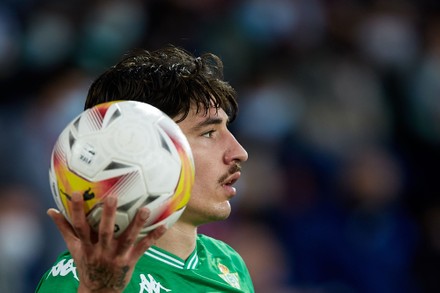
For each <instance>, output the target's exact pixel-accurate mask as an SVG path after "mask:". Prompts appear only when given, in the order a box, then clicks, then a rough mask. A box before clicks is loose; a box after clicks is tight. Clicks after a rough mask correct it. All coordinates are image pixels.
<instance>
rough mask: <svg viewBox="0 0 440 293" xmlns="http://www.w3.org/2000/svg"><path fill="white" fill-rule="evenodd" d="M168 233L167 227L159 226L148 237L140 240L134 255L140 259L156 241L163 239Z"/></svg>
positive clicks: (135, 247)
mask: <svg viewBox="0 0 440 293" xmlns="http://www.w3.org/2000/svg"><path fill="white" fill-rule="evenodd" d="M166 231H167V228H166V227H165V226H159V227H157V228H156V229H154V230H153V231H151V232H150V233H148V235H147V236H145V237H144V238H142V239H141V240H139V242H138V243H137V244H136V245H135V246H134V248H133V251H132V254H133V255H134V256H135V257H137V258H139V257H141V255H142V254H143V253H144V252H145V251H146V250H147V249H148V248H149V247H150V246H152V245H154V244H155V243H156V241H157V240H158V239H159V238H160V237H162V236H163V235H164V234H165V233H166Z"/></svg>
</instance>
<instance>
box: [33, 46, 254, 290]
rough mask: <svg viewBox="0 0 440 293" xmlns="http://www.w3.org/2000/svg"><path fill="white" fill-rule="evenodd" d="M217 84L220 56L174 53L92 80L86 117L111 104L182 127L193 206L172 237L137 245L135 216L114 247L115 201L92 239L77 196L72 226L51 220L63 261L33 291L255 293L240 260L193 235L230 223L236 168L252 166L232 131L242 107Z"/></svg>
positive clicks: (132, 58)
mask: <svg viewBox="0 0 440 293" xmlns="http://www.w3.org/2000/svg"><path fill="white" fill-rule="evenodd" d="M222 75H223V64H222V62H221V60H220V59H219V58H218V57H217V56H215V55H213V54H210V53H207V54H204V55H202V56H200V57H198V58H195V57H194V56H192V55H191V54H189V53H188V52H187V51H185V50H183V49H179V48H176V47H172V46H170V47H166V48H164V49H161V50H157V51H152V52H148V51H145V50H141V51H135V52H132V53H131V54H129V55H127V56H125V57H124V58H123V59H122V60H121V61H120V62H119V63H118V64H116V65H115V66H113V67H111V68H110V69H108V70H107V71H106V72H104V73H103V74H102V75H101V76H99V77H98V79H97V80H95V82H94V83H93V84H92V85H91V87H90V89H89V93H88V96H87V100H86V103H85V108H86V109H87V108H90V107H93V106H94V105H97V104H100V103H103V102H107V101H114V100H136V101H142V102H145V103H149V104H151V105H153V106H155V107H157V108H159V109H161V110H162V111H164V112H165V113H166V114H168V115H169V116H170V117H172V118H173V119H174V120H175V121H176V122H177V123H178V125H179V126H180V127H181V129H182V130H183V132H184V133H185V135H186V136H187V138H188V141H189V143H190V145H191V149H192V152H193V156H194V163H195V173H196V177H195V182H194V186H193V189H192V194H191V199H190V201H189V203H188V205H187V207H186V210H185V212H184V213H183V214H182V216H181V218H180V219H179V220H178V222H177V223H176V224H174V225H173V226H172V227H171V228H169V229H168V230H166V229H165V228H163V227H159V228H157V229H156V230H154V231H153V232H151V233H150V234H149V235H147V236H146V237H145V238H143V239H142V240H140V241H139V242H136V241H135V239H136V238H137V235H138V233H139V231H140V229H141V228H142V226H143V224H144V222H145V220H146V219H147V218H148V214H149V211H148V210H147V209H145V208H142V209H140V210H139V212H138V213H137V215H136V217H135V219H134V220H133V222H132V224H131V225H130V227H129V228H128V229H127V230H126V231H125V232H124V234H123V235H122V236H120V237H118V238H117V239H115V238H114V237H113V223H114V214H115V210H116V202H117V198H115V197H109V198H108V199H107V200H106V202H105V204H104V209H103V214H102V218H101V224H100V227H99V232H98V233H94V232H92V230H91V229H90V227H89V226H88V224H87V221H86V218H85V215H84V212H83V209H82V204H83V199H82V197H81V196H80V195H78V194H75V195H73V196H72V212H71V222H72V224H69V223H68V222H67V221H66V219H65V218H64V217H63V216H62V215H61V214H60V213H59V212H58V211H56V210H54V209H50V210H49V211H48V214H49V216H50V217H51V218H52V219H53V221H54V222H55V224H56V225H57V227H58V229H59V230H60V232H61V234H62V236H63V238H64V240H65V242H66V244H67V248H68V250H69V252H66V253H64V254H62V255H61V256H60V257H59V258H58V260H57V261H56V263H55V265H54V266H53V267H52V268H51V269H50V270H49V271H48V272H47V273H46V274H45V275H44V276H43V278H42V279H41V281H40V284H39V285H38V288H37V292H57V293H58V292H63V293H65V292H82V293H84V292H95V293H104V292H112V293H114V292H136V293H138V292H139V293H142V292H148V293H151V292H154V293H158V292H254V289H253V285H252V281H251V278H250V276H249V272H248V270H247V268H246V266H245V264H244V262H243V260H242V258H241V257H240V256H239V255H238V254H237V252H235V251H234V250H233V249H232V248H231V247H229V246H228V245H227V244H225V243H223V242H221V241H219V240H215V239H212V238H210V237H207V236H204V235H200V234H197V227H198V226H199V225H201V224H205V223H209V222H212V221H218V220H223V219H226V218H227V217H228V216H229V214H230V212H231V207H230V204H229V200H230V199H231V198H232V197H234V196H235V195H236V190H235V188H234V187H233V184H234V183H235V182H236V181H237V180H238V179H239V177H240V163H241V162H244V161H246V160H247V158H248V155H247V153H246V151H245V150H244V149H243V147H242V146H241V145H240V144H239V143H238V142H237V140H236V139H235V138H234V136H233V135H232V134H231V132H230V131H229V130H228V124H229V123H230V122H231V121H232V120H234V118H235V115H236V113H237V109H238V107H237V102H236V99H235V91H234V89H233V88H232V87H231V86H230V85H229V84H228V83H227V82H225V81H223V76H222ZM124 290H125V291H124Z"/></svg>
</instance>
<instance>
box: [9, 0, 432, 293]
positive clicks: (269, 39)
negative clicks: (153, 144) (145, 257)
mask: <svg viewBox="0 0 440 293" xmlns="http://www.w3.org/2000/svg"><path fill="white" fill-rule="evenodd" d="M438 3H439V2H438V1H434V0H432V1H404V0H400V1H397V0H390V1H386V0H383V1H367V0H365V1H361V0H358V1H348V0H345V1H344V0H270V1H269V0H267V1H264V0H247V1H232V0H229V1H228V0H227V1H221V0H188V1H184V0H182V1H178V0H174V1H159V0H157V1H133V0H126V1H84V0H76V1H73V0H64V1H56V0H52V1H50V0H46V1H37V0H2V1H1V2H0V89H1V91H0V96H1V101H2V104H1V106H0V133H1V138H0V187H1V188H0V291H1V292H16V293H20V292H32V291H33V290H34V288H35V286H36V283H37V282H38V280H39V278H40V276H41V275H42V274H43V272H44V271H45V270H47V269H48V268H50V266H51V264H52V263H53V262H54V261H55V257H56V256H57V255H58V254H59V253H60V252H61V251H63V250H64V249H65V246H64V244H63V242H62V239H61V237H60V235H59V234H58V232H57V231H56V229H55V227H54V224H53V223H51V222H50V221H49V218H48V217H47V216H46V214H45V211H46V209H47V208H48V207H52V206H54V202H53V200H52V197H51V194H50V190H49V184H48V174H47V171H48V166H49V158H50V152H51V149H52V146H53V143H54V142H55V140H56V138H57V136H58V134H59V133H60V132H61V130H62V129H63V128H64V126H65V125H66V124H67V123H68V122H69V121H70V120H71V119H73V117H75V116H76V115H78V114H79V113H80V112H81V110H82V107H83V102H84V99H85V95H86V93H87V89H88V86H89V85H90V83H91V82H92V81H93V79H94V78H95V77H97V75H98V74H99V73H101V72H102V71H103V70H104V69H105V68H106V67H108V66H110V65H112V64H113V63H115V62H116V61H117V60H118V59H119V58H120V56H121V55H122V54H123V53H125V52H126V51H128V50H129V49H132V48H136V47H142V48H147V49H155V48H159V47H162V46H163V45H166V44H174V45H178V46H182V47H184V48H185V49H187V50H189V51H191V52H193V53H195V54H196V55H198V54H201V53H203V52H213V53H215V54H217V55H219V56H220V57H221V58H222V59H223V61H224V64H225V77H226V80H228V81H229V82H230V83H231V84H232V85H233V86H234V87H235V88H236V89H237V91H238V94H239V103H240V114H239V117H238V119H237V120H236V122H234V123H233V124H232V125H231V128H232V130H233V132H234V134H235V135H236V136H237V138H238V139H239V140H240V141H241V142H242V144H243V145H244V146H245V147H246V149H247V150H248V152H249V158H250V159H249V161H248V163H246V164H245V165H244V170H243V176H242V180H241V182H239V184H238V186H237V187H238V190H239V194H238V196H237V197H236V198H234V201H233V202H232V205H233V213H232V216H231V218H230V219H229V220H227V221H225V222H222V223H216V224H210V225H207V226H205V227H202V228H201V231H203V232H204V233H207V234H209V235H213V236H215V237H218V238H220V239H222V240H224V241H226V242H228V243H230V244H231V245H232V246H233V247H235V248H236V249H237V250H238V251H239V252H240V253H241V254H242V255H243V257H244V258H245V260H246V262H247V264H248V266H249V269H250V272H251V274H252V276H253V278H254V282H255V287H256V291H257V292H271V293H284V292H326V293H327V292H337V293H339V292H360V293H362V292H379V293H380V292H387V293H393V292H399V293H402V292H440V281H439V279H440V278H439V277H440V269H439V268H440V261H439V251H440V204H439V196H438V194H439V181H440V173H439V171H438V168H437V167H438V164H439V155H440V149H439V144H440V20H439V19H440V18H439V16H440V14H439V8H440V4H438Z"/></svg>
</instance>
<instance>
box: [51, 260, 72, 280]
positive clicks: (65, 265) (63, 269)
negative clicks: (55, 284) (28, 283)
mask: <svg viewBox="0 0 440 293" xmlns="http://www.w3.org/2000/svg"><path fill="white" fill-rule="evenodd" d="M69 273H72V274H73V277H74V278H75V279H77V280H78V281H79V279H78V276H77V275H76V267H75V266H74V265H73V259H69V260H67V261H66V260H65V259H63V260H61V261H60V262H59V263H57V264H56V265H54V266H53V267H52V269H51V270H50V272H49V274H48V275H47V278H48V277H49V276H50V275H52V276H54V277H56V276H62V277H65V276H67V275H68V274H69Z"/></svg>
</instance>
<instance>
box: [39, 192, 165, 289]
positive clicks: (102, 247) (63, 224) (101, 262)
mask: <svg viewBox="0 0 440 293" xmlns="http://www.w3.org/2000/svg"><path fill="white" fill-rule="evenodd" d="M83 202H84V201H83V198H82V196H81V195H80V194H73V195H72V206H71V207H72V210H71V224H70V223H69V222H68V221H67V220H66V218H65V217H64V216H63V215H62V214H61V213H60V212H59V211H57V210H55V209H49V210H48V212H47V213H48V215H49V216H50V217H51V218H52V220H53V221H54V222H55V224H56V226H57V227H58V230H59V231H60V232H61V234H62V236H63V238H64V241H65V242H66V244H67V248H68V249H69V251H70V253H71V255H72V258H73V260H74V261H75V264H76V269H77V274H78V278H79V281H80V282H79V288H78V292H82V293H85V292H95V293H98V292H99V293H104V292H112V293H116V292H122V291H123V290H124V288H125V287H126V286H127V284H128V282H129V281H130V279H131V276H132V274H133V270H134V266H135V265H136V263H137V261H138V260H139V258H140V257H141V256H142V255H143V253H144V252H145V251H146V250H147V249H148V248H149V247H150V246H151V245H153V244H154V243H155V241H156V240H157V239H158V238H160V237H161V236H162V235H163V234H164V233H165V231H166V229H165V227H163V226H161V227H158V228H157V229H155V230H154V231H152V232H150V233H149V234H148V235H147V236H146V237H144V238H142V239H141V240H138V241H136V239H137V236H138V234H139V232H140V230H141V228H142V227H143V225H144V223H145V221H146V220H147V218H148V216H149V215H150V212H149V210H148V209H147V208H141V209H140V210H139V211H138V213H137V214H136V216H135V218H134V219H133V221H132V223H131V224H130V226H129V227H128V228H127V229H126V230H125V231H124V232H123V233H122V234H121V235H120V236H119V237H118V238H114V234H113V229H114V222H115V212H116V206H117V198H116V196H114V195H111V196H109V197H108V198H107V199H106V200H105V202H104V205H103V212H102V216H101V222H100V224H99V231H98V232H95V231H93V229H92V228H91V227H90V225H89V224H88V223H87V219H86V216H85V214H84V209H83Z"/></svg>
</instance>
